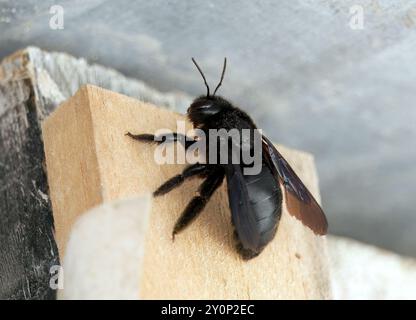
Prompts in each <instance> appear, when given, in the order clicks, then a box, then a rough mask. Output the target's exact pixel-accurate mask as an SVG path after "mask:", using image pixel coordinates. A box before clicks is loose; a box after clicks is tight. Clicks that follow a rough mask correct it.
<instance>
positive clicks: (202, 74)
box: [192, 58, 209, 97]
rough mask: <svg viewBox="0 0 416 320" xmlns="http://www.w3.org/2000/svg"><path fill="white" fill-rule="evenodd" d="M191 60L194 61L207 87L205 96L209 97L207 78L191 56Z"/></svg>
mask: <svg viewBox="0 0 416 320" xmlns="http://www.w3.org/2000/svg"><path fill="white" fill-rule="evenodd" d="M192 62H193V63H194V65H195V66H196V68H197V69H198V71H199V73H200V74H201V76H202V79H204V83H205V86H206V87H207V97H209V86H208V83H207V79H205V76H204V73H203V72H202V70H201V68H200V67H199V66H198V64H197V63H196V61H195V59H194V58H192Z"/></svg>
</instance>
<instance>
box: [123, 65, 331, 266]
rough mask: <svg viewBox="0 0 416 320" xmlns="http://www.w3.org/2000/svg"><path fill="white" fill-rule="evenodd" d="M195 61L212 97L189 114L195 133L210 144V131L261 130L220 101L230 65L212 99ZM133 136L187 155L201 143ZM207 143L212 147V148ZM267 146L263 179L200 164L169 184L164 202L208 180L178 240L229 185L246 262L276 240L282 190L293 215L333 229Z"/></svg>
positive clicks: (266, 143)
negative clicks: (174, 146)
mask: <svg viewBox="0 0 416 320" xmlns="http://www.w3.org/2000/svg"><path fill="white" fill-rule="evenodd" d="M192 61H193V63H194V64H195V66H196V68H197V69H198V71H199V73H200V74H201V76H202V79H203V80H204V83H205V86H206V89H207V93H206V95H202V96H200V97H198V98H196V99H195V100H194V101H193V102H192V103H191V105H190V106H189V108H188V110H187V117H188V118H189V120H190V121H191V123H192V124H193V126H194V128H199V129H201V130H202V131H203V132H204V133H206V137H207V140H208V139H209V137H210V136H209V134H208V131H209V130H210V129H226V130H231V129H237V130H238V131H242V130H243V129H249V130H255V129H257V127H256V125H255V124H254V122H253V120H252V119H251V118H250V116H249V115H248V114H247V113H246V112H244V111H242V110H241V109H239V108H237V107H235V106H234V105H233V104H232V103H231V102H229V101H228V100H226V99H224V98H223V97H220V96H217V95H216V93H217V90H218V89H219V88H220V87H221V85H222V82H223V79H224V74H225V70H226V66H227V59H226V58H225V59H224V65H223V69H222V74H221V78H220V81H219V83H218V85H217V86H216V88H215V90H214V92H213V94H211V93H210V88H209V86H208V83H207V80H206V78H205V75H204V73H203V72H202V70H201V68H200V67H199V65H198V64H197V63H196V61H195V59H194V58H192ZM127 136H129V137H131V138H133V139H135V140H138V141H142V142H148V143H161V142H165V141H170V142H178V141H185V143H184V147H185V150H187V149H188V148H189V147H190V146H191V145H192V144H193V143H194V142H196V140H195V139H192V138H190V137H187V136H186V137H184V136H183V135H181V134H179V133H172V134H171V135H170V136H165V137H163V139H162V138H161V137H155V136H154V135H153V134H131V133H130V132H128V133H127ZM207 142H208V143H207V145H208V146H209V145H210V142H209V141H207ZM211 143H212V141H211ZM249 143H250V144H253V143H254V141H253V140H250V141H249ZM261 144H262V146H261V170H260V172H259V173H258V174H255V175H246V174H244V171H243V169H244V167H245V164H242V163H241V164H235V163H233V162H232V161H229V162H227V163H225V164H224V163H213V164H212V163H195V164H192V165H189V166H187V167H186V168H185V169H184V170H183V171H182V173H180V174H178V175H176V176H174V177H172V178H171V179H169V180H167V181H166V182H165V183H163V184H162V185H161V186H160V187H159V188H158V189H157V190H156V191H154V193H153V195H154V196H155V197H159V196H162V195H164V194H166V193H168V192H169V191H171V190H173V189H174V188H177V187H179V186H180V185H181V184H182V183H183V182H184V181H185V180H187V179H190V178H192V177H200V178H202V179H204V180H203V182H202V184H201V185H200V186H199V189H198V195H197V196H195V197H194V198H192V200H191V201H190V202H189V203H188V205H187V206H186V208H185V209H184V211H183V212H182V214H181V215H180V217H179V219H178V220H177V221H176V224H175V226H174V228H173V232H172V238H173V239H174V237H175V235H176V234H178V233H179V232H181V231H182V230H183V229H185V228H186V227H187V226H188V225H189V224H190V223H191V222H192V221H194V220H195V219H196V218H197V217H198V215H199V214H200V213H201V212H202V211H203V209H204V207H205V206H206V204H207V203H208V201H209V200H210V198H211V197H212V195H213V194H214V192H215V191H216V190H217V189H218V188H219V187H220V186H221V184H222V183H223V181H224V179H226V180H227V190H228V200H229V206H230V211H231V222H232V224H233V226H234V238H235V240H236V249H237V251H238V253H239V254H240V255H241V257H242V258H243V259H244V260H249V259H252V258H254V257H256V256H258V255H259V254H260V253H261V252H262V250H263V249H264V248H265V247H266V245H267V244H268V243H269V242H270V241H271V240H272V239H273V238H274V236H275V234H276V231H277V228H278V224H279V220H280V217H281V214H282V203H283V192H282V190H283V191H284V193H285V200H286V201H285V203H286V207H287V210H288V212H289V213H290V214H291V215H292V216H294V217H296V218H297V219H299V220H300V221H301V222H302V223H303V224H304V225H305V226H307V227H309V228H310V229H311V230H312V231H313V232H314V233H315V234H317V235H324V234H326V232H327V228H328V223H327V219H326V217H325V214H324V212H323V210H322V208H321V207H320V205H319V204H318V202H317V201H316V200H315V199H314V197H313V196H312V194H311V193H310V192H309V191H308V189H307V188H306V187H305V185H304V184H303V183H302V181H301V180H300V179H299V177H298V176H297V175H296V173H295V172H294V170H293V169H292V168H291V166H290V165H289V164H288V162H287V161H286V160H285V159H284V158H283V156H282V155H281V154H280V153H279V151H277V150H276V148H275V147H274V146H273V144H272V143H271V141H270V140H269V139H268V138H267V137H266V136H264V135H262V137H261ZM250 147H253V146H252V145H251V146H250Z"/></svg>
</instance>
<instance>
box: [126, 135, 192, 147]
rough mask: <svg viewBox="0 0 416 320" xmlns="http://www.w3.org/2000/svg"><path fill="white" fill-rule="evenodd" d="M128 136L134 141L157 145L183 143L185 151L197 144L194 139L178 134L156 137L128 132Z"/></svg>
mask: <svg viewBox="0 0 416 320" xmlns="http://www.w3.org/2000/svg"><path fill="white" fill-rule="evenodd" d="M126 136H128V137H130V138H132V139H134V140H138V141H142V142H148V143H156V144H160V143H163V142H181V143H182V144H183V143H184V144H185V149H188V148H189V147H190V146H191V145H192V144H193V143H194V142H195V140H194V139H193V138H190V137H188V136H185V135H183V134H180V133H176V132H174V133H171V134H166V135H160V136H155V135H154V134H149V133H142V134H132V133H130V132H127V133H126Z"/></svg>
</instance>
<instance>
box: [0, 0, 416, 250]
mask: <svg viewBox="0 0 416 320" xmlns="http://www.w3.org/2000/svg"><path fill="white" fill-rule="evenodd" d="M54 3H56V4H59V5H61V6H62V7H63V8H64V29H63V30H52V29H50V27H49V19H50V18H51V16H52V15H51V14H50V13H49V8H50V6H51V5H52V4H54ZM355 4H360V5H362V6H363V8H364V29H362V30H354V29H352V28H351V27H350V18H351V14H350V12H349V10H350V6H352V5H355ZM28 45H36V46H39V47H41V48H43V49H47V50H55V51H65V52H68V53H70V54H73V55H75V56H82V57H86V58H87V59H88V61H90V62H97V63H100V64H103V65H106V66H111V67H113V68H115V69H117V70H119V71H121V72H122V73H124V74H126V75H128V76H132V77H135V78H139V79H142V80H144V81H146V82H147V83H148V84H149V85H151V86H154V87H155V88H157V89H160V90H162V91H173V90H177V91H185V92H188V93H190V94H192V95H196V94H201V93H203V92H204V87H203V83H202V82H201V79H200V77H199V75H198V73H197V72H196V71H195V69H194V67H193V65H192V64H191V62H190V57H191V56H194V57H196V58H197V60H198V62H199V63H200V65H201V66H202V68H203V69H204V71H205V73H206V75H207V77H208V80H209V81H210V83H212V86H214V84H215V83H216V82H217V80H218V78H219V74H220V71H221V66H222V59H223V57H224V56H227V57H228V59H229V68H228V71H227V74H226V79H225V82H224V86H223V88H222V89H221V94H222V95H224V96H226V97H228V98H230V99H231V100H232V101H234V102H235V103H236V104H238V105H240V106H241V107H242V108H243V109H245V110H247V111H249V112H250V114H251V115H252V116H253V118H254V119H255V121H256V122H257V124H258V125H259V127H262V128H263V129H264V131H265V132H266V134H267V135H268V136H270V137H271V138H272V139H273V140H274V141H276V142H279V143H283V144H286V145H287V146H290V147H294V148H299V149H304V150H307V151H310V152H312V153H314V154H315V156H316V162H317V165H318V171H319V175H320V185H321V190H322V198H323V205H324V208H325V211H326V212H327V215H328V218H329V222H330V231H331V233H335V234H340V235H346V236H350V237H353V238H356V239H359V240H362V241H365V242H369V243H374V244H377V245H379V246H382V247H385V248H388V249H392V250H395V251H397V252H400V253H403V254H406V255H411V256H416V246H414V242H415V238H416V233H415V230H416V215H415V209H414V208H415V207H416V199H415V192H414V191H415V188H414V187H413V181H414V180H415V179H416V168H415V166H414V160H415V159H416V148H415V147H414V145H415V143H414V141H415V138H416V127H415V119H416V106H415V98H416V90H415V88H414V86H415V84H416V59H415V56H416V1H415V0H407V1H404V0H403V1H400V0H384V1H381V0H379V1H375V0H374V1H373V0H371V1H370V0H369V1H363V0H355V1H324V0H315V1H312V0H287V1H160V0H157V1H156V0H152V1H134V2H133V1H103V0H94V1H80V0H78V1H59V2H53V1H29V0H26V1H13V0H3V1H2V0H0V58H2V57H4V56H6V55H8V54H10V53H12V52H14V51H15V50H17V49H20V48H22V47H25V46H28ZM182 111H184V110H182Z"/></svg>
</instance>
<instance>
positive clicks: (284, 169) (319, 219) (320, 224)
mask: <svg viewBox="0 0 416 320" xmlns="http://www.w3.org/2000/svg"><path fill="white" fill-rule="evenodd" d="M263 156H264V157H265V159H266V160H267V161H268V162H269V164H270V166H271V167H272V170H274V171H275V174H276V175H278V178H279V181H280V182H281V183H282V185H283V186H284V188H285V194H286V206H287V210H288V211H289V213H290V214H291V215H293V216H294V217H296V218H297V219H299V220H300V221H302V223H303V224H304V225H306V226H307V227H309V228H310V229H312V231H313V232H315V233H316V234H319V235H324V234H326V232H327V229H328V222H327V220H326V217H325V214H324V212H323V210H322V208H321V207H320V205H319V204H318V202H317V201H316V200H315V198H314V197H313V196H312V194H311V193H310V192H309V190H308V189H307V188H306V187H305V185H304V184H303V182H302V181H301V180H300V179H299V177H298V176H297V175H296V173H295V172H294V171H293V169H292V168H291V167H290V165H289V164H288V163H287V161H286V160H285V159H284V158H283V156H282V155H281V154H280V153H279V152H278V151H277V150H276V148H275V147H274V146H273V144H272V143H271V142H270V140H269V139H267V138H266V137H265V136H263Z"/></svg>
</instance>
